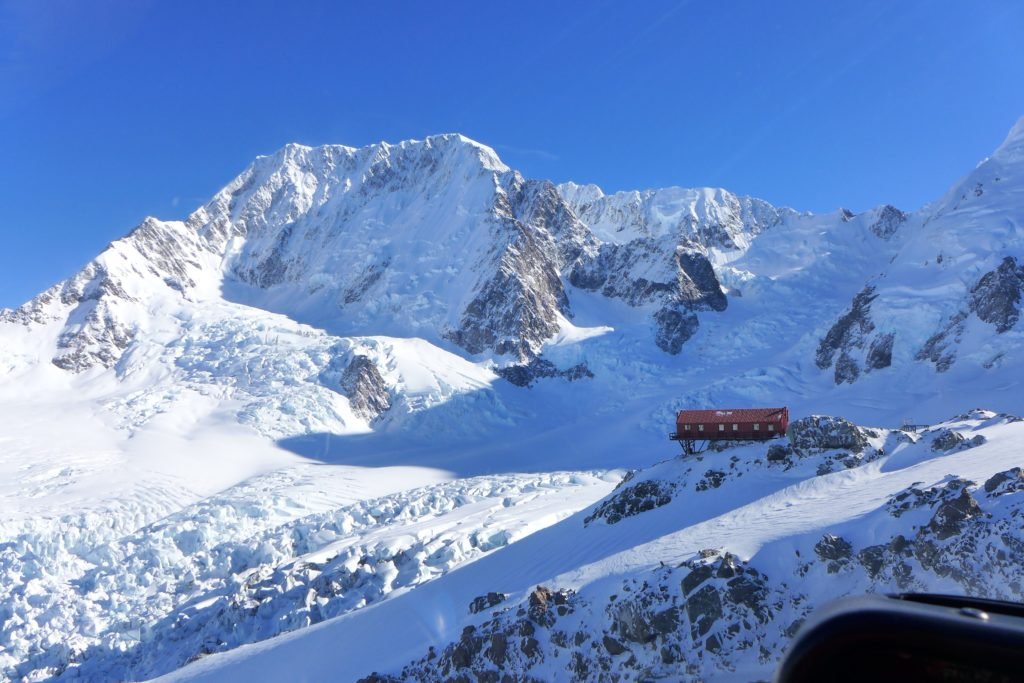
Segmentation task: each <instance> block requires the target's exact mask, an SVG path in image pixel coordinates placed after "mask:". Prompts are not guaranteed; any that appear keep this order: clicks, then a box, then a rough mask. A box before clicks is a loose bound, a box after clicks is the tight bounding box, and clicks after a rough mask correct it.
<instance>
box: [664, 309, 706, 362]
mask: <svg viewBox="0 0 1024 683" xmlns="http://www.w3.org/2000/svg"><path fill="white" fill-rule="evenodd" d="M654 322H655V324H656V325H657V332H656V334H655V337H654V343H655V344H657V345H658V348H659V349H661V350H662V351H664V352H665V353H671V354H672V355H676V354H677V353H679V352H680V351H681V350H682V348H683V344H685V343H686V342H687V341H688V340H689V339H690V337H692V336H693V335H694V334H696V332H697V328H698V327H699V326H700V323H699V322H698V321H697V316H696V315H694V314H693V313H683V312H680V311H678V310H676V309H674V308H663V309H661V310H660V311H658V312H657V313H655V314H654Z"/></svg>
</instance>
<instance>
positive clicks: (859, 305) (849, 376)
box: [814, 286, 895, 384]
mask: <svg viewBox="0 0 1024 683" xmlns="http://www.w3.org/2000/svg"><path fill="white" fill-rule="evenodd" d="M877 296H878V295H877V294H875V288H874V287H872V286H868V287H865V288H864V289H863V290H861V291H860V292H859V293H858V294H857V296H855V297H854V298H853V302H852V303H851V304H850V309H849V310H848V311H847V312H846V313H844V314H843V315H841V316H840V317H839V320H837V321H836V322H835V324H834V325H832V327H830V328H829V330H828V332H827V333H826V334H825V336H824V337H823V338H822V340H821V341H820V342H819V343H818V350H817V352H816V354H815V358H814V360H815V363H816V364H817V366H818V367H819V368H821V369H822V370H827V369H828V368H830V367H832V366H833V364H834V365H835V374H834V378H835V383H836V384H843V383H844V382H845V383H851V384H852V383H853V382H855V381H857V378H858V377H859V376H860V373H861V366H860V364H859V363H858V361H857V360H856V358H858V357H860V356H861V355H862V354H863V349H864V348H865V347H866V346H867V347H868V352H867V358H866V359H865V360H864V370H866V371H871V370H878V369H882V368H887V367H889V366H890V365H891V364H892V346H893V341H894V340H895V334H894V333H892V332H887V333H884V334H881V335H877V336H875V337H873V338H872V337H871V336H870V335H871V333H872V332H874V331H875V324H874V322H872V320H871V302H873V301H874V300H875V299H876V298H877Z"/></svg>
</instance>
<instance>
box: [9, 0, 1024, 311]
mask: <svg viewBox="0 0 1024 683" xmlns="http://www.w3.org/2000/svg"><path fill="white" fill-rule="evenodd" d="M1021 35H1024V3H1021V2H1019V0H991V1H988V0H980V1H979V2H972V3H964V2H962V1H953V0H948V1H946V0H928V1H924V0H922V1H917V2H915V1H913V0H901V1H900V2H892V1H890V0H885V1H872V0H861V1H857V2H853V1H849V2H848V1H845V0H844V1H837V2H820V0H816V1H807V2H803V1H801V2H795V1H794V2H778V3H776V2H763V1H756V0H745V1H739V0H737V1H735V2H727V1H722V2H711V1H707V2H703V1H701V2H698V1H696V0H694V1H692V2H662V1H654V0H650V1H644V2H610V1H608V0H604V1H601V0H595V1H592V2H550V0H548V1H546V2H534V1H532V0H519V1H517V2H515V3H489V2H476V1H473V2H470V1H456V0H451V1H446V2H413V1H412V0H408V1H403V2H387V1H380V2H361V3H356V2H322V3H320V2H289V3H269V2H259V1H252V2H227V1H223V2H206V1H203V2H199V1H193V0H177V1H175V2H170V1H168V2H146V1H145V0H131V1H128V0H125V1H124V2H110V1H107V0H94V1H91V2H79V1H78V0H42V1H37V0H16V1H14V2H11V1H10V0H0V149H2V151H3V163H2V165H0V207H2V209H3V213H2V215H0V235H2V239H3V246H4V248H3V250H2V251H0V306H15V305H18V304H20V303H21V302H22V301H24V300H26V299H28V298H30V297H31V296H33V295H34V294H36V293H38V292H39V291H40V290H42V289H44V288H45V287H47V286H49V285H51V284H53V283H54V282H56V281H58V280H60V279H62V278H65V277H67V276H69V275H71V274H72V273H74V272H75V271H76V270H77V269H78V268H80V267H81V266H82V265H83V264H84V263H86V262H87V261H88V260H89V259H90V258H92V257H93V256H95V255H96V254H97V253H99V251H100V250H101V249H102V248H103V247H104V246H105V245H106V244H107V243H108V242H110V241H111V240H113V239H116V238H118V237H120V236H121V235H123V234H124V233H126V232H127V231H128V230H130V229H131V227H132V226H134V225H136V224H137V223H138V222H139V221H140V220H141V219H142V218H143V217H144V216H146V215H155V216H158V217H160V218H165V219H170V218H182V217H184V216H185V215H187V213H188V212H189V211H191V210H192V209H194V208H195V207H196V206H198V205H199V204H200V203H202V202H203V201H204V200H205V199H207V198H208V197H209V196H210V195H212V194H213V193H214V192H215V191H216V190H218V189H219V188H220V187H221V186H223V185H224V184H226V183H227V182H228V181H229V180H230V179H231V178H232V177H234V176H235V175H236V174H237V173H238V172H239V171H241V170H242V169H243V168H244V167H245V166H246V165H248V163H249V162H250V161H251V160H252V158H253V157H255V156H256V155H257V154H267V153H270V152H272V151H274V150H275V149H277V148H278V147H280V146H281V145H283V144H285V143H286V142H290V141H298V142H303V143H306V144H323V143H344V144H349V145H364V144H369V143H372V142H377V141H380V140H388V141H397V140H401V139H407V138H417V137H423V136H424V135H428V134H431V133H439V132H450V131H458V132H462V133H465V134H466V135H468V136H470V137H472V138H475V139H477V140H479V141H481V142H484V143H486V144H489V145H491V146H492V147H494V148H495V149H496V150H497V151H498V153H499V154H500V155H501V157H502V158H503V159H504V160H505V161H506V163H508V164H509V165H511V166H513V167H516V168H518V169H520V170H521V171H523V172H524V173H525V174H526V175H527V176H530V177H544V178H551V179H553V180H556V181H562V180H569V179H572V180H576V181H578V182H595V183H597V184H599V185H601V186H602V187H603V188H605V189H606V190H608V191H613V190H621V189H634V188H646V187H661V186H667V185H683V186H698V185H715V186H722V187H726V188H728V189H730V190H732V191H735V192H738V193H741V194H750V195H754V196H758V197H762V198H764V199H767V200H768V201H771V202H773V203H775V204H779V205H788V206H792V207H794V208H797V209H801V210H812V211H826V210H832V209H835V208H837V207H839V206H845V207H848V208H851V209H853V210H855V211H860V210H863V209H866V208H869V207H870V206H873V205H876V204H880V203H885V202H889V203H893V204H896V205H897V206H899V207H901V208H904V209H914V208H917V207H919V206H920V205H922V204H923V203H925V202H927V201H930V200H932V199H935V198H937V197H939V196H940V195H941V194H942V193H943V191H944V190H945V189H946V188H947V187H948V186H949V185H950V184H951V183H952V182H953V181H955V180H956V179H957V178H958V177H959V176H961V175H963V174H965V173H966V172H967V171H969V170H970V169H971V168H972V167H973V165H974V164H975V163H976V162H977V161H978V160H980V159H981V158H982V157H984V156H985V155H986V154H988V153H989V152H991V151H992V150H993V149H994V148H995V147H996V146H997V145H998V144H999V143H1000V142H1001V140H1002V139H1003V137H1004V136H1005V134H1006V132H1007V131H1008V130H1009V128H1010V127H1011V126H1012V125H1013V123H1014V122H1015V121H1016V120H1017V118H1019V117H1020V116H1022V115H1024V87H1022V84H1024V40H1021V38H1020V36H1021Z"/></svg>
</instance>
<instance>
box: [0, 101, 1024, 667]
mask: <svg viewBox="0 0 1024 683" xmlns="http://www.w3.org/2000/svg"><path fill="white" fill-rule="evenodd" d="M940 190H941V188H936V191H937V193H938V191H940ZM904 208H907V207H904ZM1022 293H1024V119H1022V120H1021V121H1020V122H1018V123H1017V125H1016V126H1015V127H1014V128H1013V130H1012V131H1011V132H1010V134H1009V136H1008V137H1007V139H1006V141H1005V142H1004V143H1003V145H1002V146H1000V147H999V149H997V150H996V151H995V152H994V153H993V154H992V156H991V157H989V158H987V159H985V160H983V161H982V162H981V163H979V164H978V165H977V167H976V168H974V169H973V170H972V171H970V173H968V174H967V175H966V176H965V177H964V178H963V179H962V180H961V181H960V182H958V183H956V185H954V186H953V187H952V188H951V189H949V190H948V191H947V192H946V193H945V194H944V195H943V196H941V198H939V199H938V200H937V201H935V202H934V203H932V204H930V205H928V206H925V207H923V208H921V209H919V210H916V211H904V210H901V209H899V208H896V207H893V206H889V205H881V206H879V207H877V208H875V209H872V210H870V211H866V212H864V213H860V214H854V213H852V212H850V211H847V210H844V209H839V210H837V211H835V212H833V213H829V214H821V215H812V214H808V213H801V212H799V211H795V210H792V209H788V208H778V207H774V206H772V205H770V204H769V203H767V202H765V201H762V200H760V199H754V198H750V197H741V196H736V195H734V194H732V193H730V192H728V191H726V190H723V189H712V188H699V189H683V188H667V189H661V190H648V191H642V192H620V193H616V194H605V193H604V192H602V190H601V189H600V188H598V187H596V186H594V185H576V184H573V183H566V184H562V185H556V184H553V183H551V182H548V181H544V180H533V179H528V178H525V177H523V176H522V175H521V174H520V173H518V172H517V171H515V170H513V169H510V168H509V167H507V166H506V165H505V164H504V163H503V162H502V161H501V160H500V159H499V158H498V157H497V155H496V154H495V153H494V151H492V150H491V149H490V148H488V147H486V146H484V145H481V144H478V143H476V142H474V141H472V140H469V139H467V138H465V137H462V136H460V135H439V136H434V137H429V138H427V139H425V140H422V141H407V142H402V143H400V144H396V145H390V144H384V143H381V144H378V145H371V146H369V147H364V148H359V149H355V148H350V147H343V146H339V145H328V146H324V147H315V148H311V147H304V146H301V145H288V146H286V147H284V148H283V149H281V150H280V151H278V152H277V153H275V154H273V155H272V156H266V157H260V158H258V159H256V161H255V162H253V163H252V165H251V166H249V167H248V168H247V169H245V170H244V171H243V172H242V173H241V175H239V176H238V177H237V178H235V179H234V180H232V181H231V182H230V183H228V185H227V186H226V187H224V189H223V190H221V191H220V192H218V193H217V194H216V195H215V196H214V197H213V198H212V199H211V200H210V201H209V202H208V203H206V204H205V205H203V206H202V207H200V208H198V209H197V210H195V211H194V212H193V213H192V214H191V215H189V216H188V218H187V219H186V220H184V221H161V220H159V219H156V218H147V219H145V220H144V221H143V222H142V223H141V224H140V225H139V226H137V227H136V228H135V229H133V230H132V231H131V232H130V233H128V235H127V236H125V237H123V238H121V239H119V240H116V241H114V242H113V243H111V244H110V245H109V246H108V247H107V248H106V249H105V250H104V251H103V253H101V254H100V255H99V256H97V257H96V258H95V259H94V260H93V261H91V262H90V263H88V264H87V265H86V266H85V267H84V268H82V270H81V271H80V272H78V273H77V274H76V275H74V276H73V277H71V278H70V279H68V280H66V281H64V282H61V283H59V284H57V285H54V286H53V287H51V288H50V289H48V290H46V291H45V292H42V293H41V294H39V295H38V296H36V297H35V298H34V299H32V300H31V301H29V302H27V303H25V304H24V305H22V306H21V307H19V308H17V309H14V310H8V309H4V310H2V311H0V416H2V418H0V679H3V680H10V681H51V680H53V681H65V680H88V681H107V680H131V681H135V680H147V679H152V678H158V677H165V678H164V679H163V680H173V681H254V680H267V681H323V680H339V681H345V680H359V679H362V680H366V681H399V680H401V681H405V680H412V681H441V680H460V681H533V680H538V681H547V680H579V681H629V680H656V679H666V680H726V681H729V680H736V681H750V680H759V679H765V678H768V677H770V676H771V673H772V671H773V669H774V667H775V666H776V664H777V663H778V661H779V658H780V657H781V656H782V654H783V653H784V651H785V648H786V645H787V643H788V642H789V640H790V638H791V637H792V636H793V634H794V633H795V632H796V631H797V630H798V629H799V628H800V625H801V623H802V622H803V621H804V620H805V619H806V618H807V616H808V615H809V614H810V613H811V612H812V611H813V610H814V609H815V608H816V607H818V606H820V605H822V604H824V603H826V602H828V601H829V600H831V599H833V598H837V597H840V596H844V595H853V594H860V593H865V592H895V591H907V590H916V591H922V590H932V591H942V592H948V593H967V594H972V595H980V596H988V597H994V598H1006V599H1014V600H1024V470H1022V467H1024V421H1022V420H1021V419H1020V418H1019V417H1016V416H1017V415H1021V414H1024V324H1022V323H1021V322H1020V317H1021V306H1022V303H1021V299H1022ZM782 405H787V406H788V407H789V410H790V414H791V415H792V418H793V420H792V423H791V430H790V434H789V436H788V438H780V439H776V440H773V441H771V442H767V443H740V444H736V445H733V446H730V447H725V448H715V449H710V450H708V451H705V452H704V453H701V454H699V455H692V456H687V457H682V456H681V455H680V449H679V448H678V446H677V445H676V444H674V443H672V442H670V441H669V440H668V439H667V438H666V436H667V434H668V433H669V432H670V431H672V430H673V429H674V427H675V423H674V419H675V411H677V410H679V409H681V408H739V407H748V406H750V407H757V406H782ZM908 425H912V426H908Z"/></svg>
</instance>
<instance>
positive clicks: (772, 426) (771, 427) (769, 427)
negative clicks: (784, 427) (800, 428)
mask: <svg viewBox="0 0 1024 683" xmlns="http://www.w3.org/2000/svg"><path fill="white" fill-rule="evenodd" d="M768 431H769V432H774V431H775V425H771V424H770V425H768Z"/></svg>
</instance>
